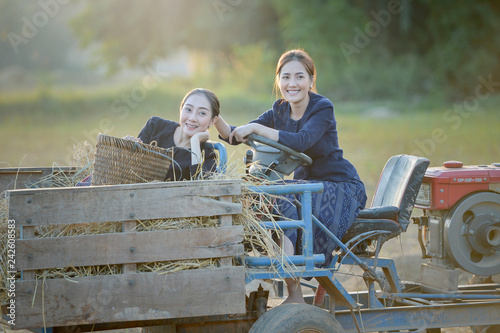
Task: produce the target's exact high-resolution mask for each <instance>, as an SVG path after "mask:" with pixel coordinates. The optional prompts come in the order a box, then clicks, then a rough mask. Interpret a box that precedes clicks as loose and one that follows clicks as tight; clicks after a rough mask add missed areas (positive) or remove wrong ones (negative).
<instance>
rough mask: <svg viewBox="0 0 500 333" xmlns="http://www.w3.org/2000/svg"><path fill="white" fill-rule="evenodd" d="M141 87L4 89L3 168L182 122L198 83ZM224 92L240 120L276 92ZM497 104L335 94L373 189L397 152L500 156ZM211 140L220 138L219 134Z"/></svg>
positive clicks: (0, 116)
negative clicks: (419, 103)
mask: <svg viewBox="0 0 500 333" xmlns="http://www.w3.org/2000/svg"><path fill="white" fill-rule="evenodd" d="M135 88H136V87H134V86H131V87H128V86H126V87H122V88H109V89H95V90H91V91H82V90H70V89H68V90H59V91H55V92H54V91H45V92H36V93H24V94H21V93H19V94H12V93H11V94H9V95H0V141H1V142H2V144H1V146H0V167H9V166H12V167H17V166H51V165H53V164H57V165H69V164H70V163H71V162H72V154H73V152H74V145H78V144H81V143H83V142H84V141H89V142H90V143H91V144H94V143H95V140H96V137H97V134H98V133H101V132H102V133H106V134H109V135H113V136H117V137H122V136H124V135H127V134H130V135H137V134H138V133H139V131H140V129H141V128H142V126H143V125H144V124H145V122H146V121H147V119H148V118H149V117H151V116H153V115H156V116H161V117H164V118H168V119H173V120H178V104H179V103H180V100H181V99H182V97H183V94H184V93H185V92H186V91H188V90H189V89H190V87H187V85H182V84H176V85H172V84H169V85H167V86H162V87H159V88H157V89H155V90H153V91H151V92H148V94H147V95H142V96H140V95H138V94H137V91H138V90H137V89H135ZM134 93H135V95H134ZM217 93H218V95H219V98H220V100H221V105H222V109H221V112H222V115H223V117H224V118H225V119H226V120H227V121H228V122H229V123H231V124H234V125H239V124H244V123H246V122H248V121H250V120H252V119H254V118H256V117H257V116H258V115H259V114H260V113H261V112H263V111H265V110H267V109H268V108H269V107H270V106H271V104H272V102H273V100H274V98H273V96H271V94H269V95H268V96H255V97H254V96H250V95H249V94H246V93H243V92H240V93H237V92H236V93H235V92H227V91H223V92H217ZM133 96H136V98H133ZM139 97H140V98H139ZM494 102H495V101H494V99H493V98H491V100H486V101H484V102H482V104H481V103H478V106H477V108H475V109H471V110H470V111H467V110H464V111H463V112H462V113H457V112H455V111H453V109H452V107H453V104H450V105H449V106H447V105H441V106H439V107H433V108H427V109H423V107H422V108H421V109H419V108H418V107H415V106H413V107H408V106H406V105H397V104H396V105H394V104H391V103H387V102H386V103H383V102H373V103H367V102H364V103H353V102H342V101H339V102H336V101H335V100H334V105H335V115H336V119H337V123H338V124H337V128H338V132H339V141H340V145H341V147H342V148H343V149H344V156H345V157H346V158H347V159H349V160H350V161H351V162H352V163H353V164H354V165H355V166H356V168H357V169H358V172H359V174H360V176H361V178H362V179H363V181H364V182H365V183H366V186H367V190H368V192H369V194H371V193H372V191H373V189H374V186H375V185H376V182H377V180H378V176H379V174H380V171H381V169H382V168H383V166H384V164H385V162H386V161H387V159H388V158H389V157H390V156H392V155H396V154H402V153H405V154H415V155H420V156H425V157H427V158H429V159H430V160H431V165H432V166H437V165H441V164H442V162H443V161H446V160H461V161H463V162H464V164H489V163H493V162H500V131H499V128H500V112H498V111H497V110H496V109H495V107H494V104H495V103H494ZM487 103H488V104H487ZM211 138H212V140H217V136H216V133H215V132H213V133H212V135H211ZM226 147H227V148H228V152H229V154H230V156H231V159H230V160H231V161H236V162H239V161H241V157H242V156H243V154H244V151H245V150H246V147H245V146H244V145H240V146H238V147H229V146H226Z"/></svg>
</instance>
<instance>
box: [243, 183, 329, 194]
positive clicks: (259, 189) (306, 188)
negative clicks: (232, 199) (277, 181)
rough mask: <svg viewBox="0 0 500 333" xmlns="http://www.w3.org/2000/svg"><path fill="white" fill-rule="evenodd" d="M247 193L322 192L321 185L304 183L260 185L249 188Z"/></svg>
mask: <svg viewBox="0 0 500 333" xmlns="http://www.w3.org/2000/svg"><path fill="white" fill-rule="evenodd" d="M248 189H249V191H251V192H255V193H268V194H277V195H283V194H298V193H304V192H322V191H323V184H321V183H304V184H288V185H261V186H249V187H248Z"/></svg>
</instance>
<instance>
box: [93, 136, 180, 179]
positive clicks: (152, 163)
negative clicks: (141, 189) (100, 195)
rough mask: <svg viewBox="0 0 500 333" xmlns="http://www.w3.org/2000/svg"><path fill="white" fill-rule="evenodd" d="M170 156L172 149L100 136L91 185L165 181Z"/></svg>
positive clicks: (170, 159)
mask: <svg viewBox="0 0 500 333" xmlns="http://www.w3.org/2000/svg"><path fill="white" fill-rule="evenodd" d="M172 155H173V152H172V149H164V148H160V147H156V146H153V145H148V144H144V143H138V142H134V141H131V140H124V139H120V138H116V137H112V136H108V135H104V134H99V135H98V137H97V145H96V151H95V159H94V172H93V175H92V185H113V184H133V183H147V182H152V181H155V180H157V181H164V180H165V178H166V175H167V170H168V168H169V167H170V164H171V161H172V158H173V156H172Z"/></svg>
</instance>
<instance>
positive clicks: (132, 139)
mask: <svg viewBox="0 0 500 333" xmlns="http://www.w3.org/2000/svg"><path fill="white" fill-rule="evenodd" d="M123 139H124V140H130V141H135V142H139V143H143V142H142V140H141V139H140V138H136V137H133V136H132V135H126V136H124V137H123Z"/></svg>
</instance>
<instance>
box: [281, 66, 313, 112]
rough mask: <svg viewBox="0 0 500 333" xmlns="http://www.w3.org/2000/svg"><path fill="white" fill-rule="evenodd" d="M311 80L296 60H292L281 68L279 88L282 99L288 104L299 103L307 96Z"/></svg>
mask: <svg viewBox="0 0 500 333" xmlns="http://www.w3.org/2000/svg"><path fill="white" fill-rule="evenodd" d="M312 84H313V80H312V79H311V77H310V76H309V74H308V73H307V70H306V68H305V67H304V65H302V63H301V62H300V61H298V60H292V61H290V62H288V63H286V64H285V65H283V67H282V68H281V72H280V74H279V87H280V90H281V94H282V95H283V97H284V98H285V99H286V100H287V101H288V102H290V103H293V104H295V103H300V102H302V101H303V100H304V99H306V98H308V96H309V94H308V93H309V89H310V88H311V85H312Z"/></svg>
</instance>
